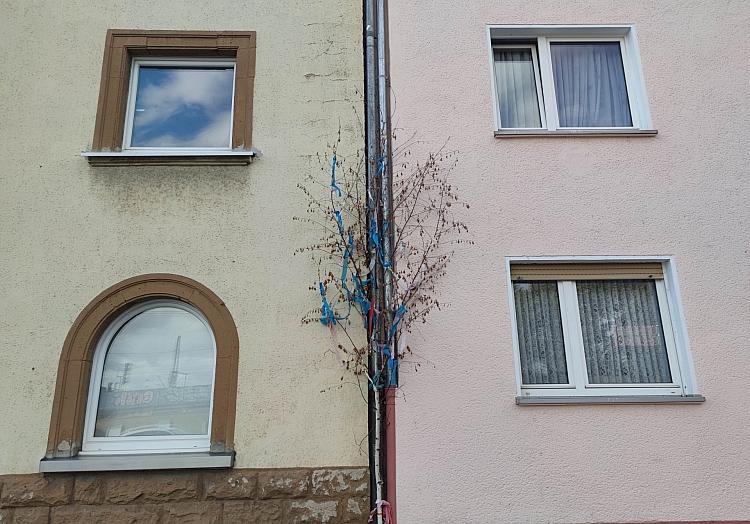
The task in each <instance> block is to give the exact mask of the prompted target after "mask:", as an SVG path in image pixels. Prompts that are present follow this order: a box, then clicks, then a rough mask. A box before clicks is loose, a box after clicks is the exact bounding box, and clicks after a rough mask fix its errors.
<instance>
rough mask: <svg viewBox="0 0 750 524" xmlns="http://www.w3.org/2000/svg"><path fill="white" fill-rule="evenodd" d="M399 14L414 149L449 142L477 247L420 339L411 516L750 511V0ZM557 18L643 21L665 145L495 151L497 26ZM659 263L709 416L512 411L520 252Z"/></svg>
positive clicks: (395, 39) (401, 415)
mask: <svg viewBox="0 0 750 524" xmlns="http://www.w3.org/2000/svg"><path fill="white" fill-rule="evenodd" d="M390 4H391V5H390V23H391V53H392V74H393V91H394V98H395V110H396V121H397V123H398V126H399V127H400V128H403V130H404V131H402V132H401V136H404V137H406V136H411V134H412V133H416V139H417V140H422V141H423V142H424V145H423V146H421V147H422V148H423V149H424V150H427V149H430V148H433V149H434V148H437V147H438V146H439V145H442V144H443V142H444V141H445V140H446V139H448V138H449V137H450V141H449V142H448V146H447V147H448V148H450V149H457V150H458V151H460V153H459V159H460V160H459V167H458V169H457V171H456V173H455V177H454V179H453V180H454V181H455V182H456V184H457V185H459V186H460V188H461V190H462V191H461V193H462V194H463V195H464V196H465V197H466V199H467V200H468V201H469V202H470V203H471V204H472V207H471V210H470V212H469V213H467V215H466V218H467V220H468V223H469V227H470V228H471V230H472V231H473V234H474V237H475V240H476V246H473V247H470V248H465V249H462V250H460V251H459V254H458V255H457V256H456V259H455V263H454V264H453V266H452V267H451V269H450V271H449V275H448V277H447V278H446V279H445V280H444V281H443V283H442V288H441V289H442V295H443V297H444V299H445V301H446V302H450V303H451V307H450V308H449V309H446V310H445V311H443V312H441V313H439V314H438V315H436V316H435V318H433V319H432V322H431V323H430V324H429V326H426V327H424V328H421V329H420V331H419V334H420V337H419V338H418V340H413V341H410V345H411V347H412V348H414V350H415V352H417V353H418V354H419V355H420V356H421V357H422V358H423V359H424V360H423V365H422V367H421V368H420V370H419V372H418V373H416V374H414V373H413V372H409V370H408V368H407V367H403V368H402V374H401V380H402V384H403V397H404V398H405V401H404V402H399V403H398V406H397V410H398V508H399V521H400V522H402V523H416V522H438V521H440V522H454V521H455V522H472V523H489V522H514V523H520V522H533V523H538V522H618V521H619V522H636V521H654V520H701V519H741V518H747V517H748V516H749V515H750V490H748V486H749V485H750V446H748V442H750V415H749V413H750V411H749V410H748V407H747V406H748V404H747V398H746V393H747V383H748V380H747V370H748V369H750V344H749V343H748V337H747V326H748V325H750V308H748V305H747V304H748V303H747V300H748V297H747V295H748V291H750V262H749V260H750V259H749V258H748V249H749V246H750V233H749V232H748V220H749V219H750V211H749V209H750V208H749V207H748V203H749V202H750V173H749V172H748V164H749V162H750V154H749V153H748V151H750V141H748V133H747V129H748V126H749V125H750V111H748V106H747V100H748V98H749V97H750V87H749V86H750V69H748V68H747V67H746V64H747V62H748V57H749V56H750V43H748V41H747V39H743V38H738V35H741V34H744V33H746V28H747V27H748V25H750V9H749V8H748V4H747V2H742V1H724V2H718V3H716V2H692V1H678V0H670V1H663V2H650V1H640V0H639V1H628V2H617V1H612V0H606V1H605V0H602V1H569V0H523V1H521V0H507V1H506V0H504V1H501V2H497V1H490V0H474V1H471V2H454V1H450V0H434V1H431V2H418V1H415V0H407V1H400V2H391V3H390ZM545 23H546V24H553V23H557V24H617V23H633V24H635V26H636V29H637V32H638V38H639V43H640V53H641V58H642V62H643V67H644V75H645V81H646V87H647V91H648V98H649V104H650V108H651V114H652V118H653V122H654V126H655V128H656V129H658V130H659V135H658V136H657V137H655V138H603V139H599V138H565V139H562V138H554V139H553V138H536V139H495V138H494V137H493V133H492V131H493V113H492V111H493V108H492V98H491V83H490V82H491V71H490V68H489V59H488V49H487V45H488V44H487V36H486V29H485V24H545ZM414 149H416V147H412V150H414ZM415 155H416V153H415ZM657 254H664V255H673V256H674V257H675V261H676V265H677V269H678V271H679V284H680V290H681V293H682V299H683V307H684V311H685V318H686V324H687V331H688V334H689V338H690V345H691V349H692V356H693V359H694V363H695V369H696V376H697V382H698V388H699V392H700V393H702V394H704V395H705V396H706V398H707V399H708V400H707V401H706V402H705V404H702V405H656V406H654V405H636V406H627V405H616V406H567V407H565V406H562V407H519V406H516V405H515V404H514V396H515V394H516V383H515V375H514V364H513V349H512V342H511V323H510V322H511V319H510V317H509V312H508V306H507V304H508V296H507V293H508V287H507V284H506V280H505V274H504V261H503V258H504V257H505V256H513V255H535V256H536V255H657Z"/></svg>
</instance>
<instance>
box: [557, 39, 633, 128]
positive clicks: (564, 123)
mask: <svg viewBox="0 0 750 524" xmlns="http://www.w3.org/2000/svg"><path fill="white" fill-rule="evenodd" d="M550 51H551V54H552V72H553V76H554V81H555V95H556V97H557V113H558V118H559V122H560V127H630V126H632V119H631V115H630V105H629V103H628V91H627V87H626V84H625V70H624V69H623V64H622V55H621V52H620V44H619V43H618V42H601V43H591V44H589V43H578V42H577V43H552V44H550Z"/></svg>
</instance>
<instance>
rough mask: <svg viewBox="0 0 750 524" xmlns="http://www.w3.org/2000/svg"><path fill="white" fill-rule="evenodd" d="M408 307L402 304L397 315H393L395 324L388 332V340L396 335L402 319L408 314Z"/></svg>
mask: <svg viewBox="0 0 750 524" xmlns="http://www.w3.org/2000/svg"><path fill="white" fill-rule="evenodd" d="M406 311H407V310H406V306H404V305H403V304H401V305H400V306H398V309H397V310H396V314H395V315H393V323H392V324H391V327H390V329H389V330H388V339H389V340H390V339H392V338H393V336H394V335H395V334H396V330H397V329H398V324H399V323H400V322H401V319H402V318H404V315H405V314H406Z"/></svg>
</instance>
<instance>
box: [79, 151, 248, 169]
mask: <svg viewBox="0 0 750 524" xmlns="http://www.w3.org/2000/svg"><path fill="white" fill-rule="evenodd" d="M81 156H82V157H84V158H86V160H88V161H89V164H91V165H92V166H246V165H248V164H249V163H250V162H252V160H253V159H254V158H255V157H256V156H259V155H258V153H257V151H255V150H242V151H238V150H232V151H84V152H82V153H81Z"/></svg>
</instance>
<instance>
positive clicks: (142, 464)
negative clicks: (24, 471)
mask: <svg viewBox="0 0 750 524" xmlns="http://www.w3.org/2000/svg"><path fill="white" fill-rule="evenodd" d="M233 465H234V452H231V453H170V454H167V453H153V454H141V455H78V456H77V457H73V458H52V459H48V458H43V459H42V460H40V461H39V472H40V473H65V472H74V471H135V470H147V469H194V468H231V467H232V466H233Z"/></svg>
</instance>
